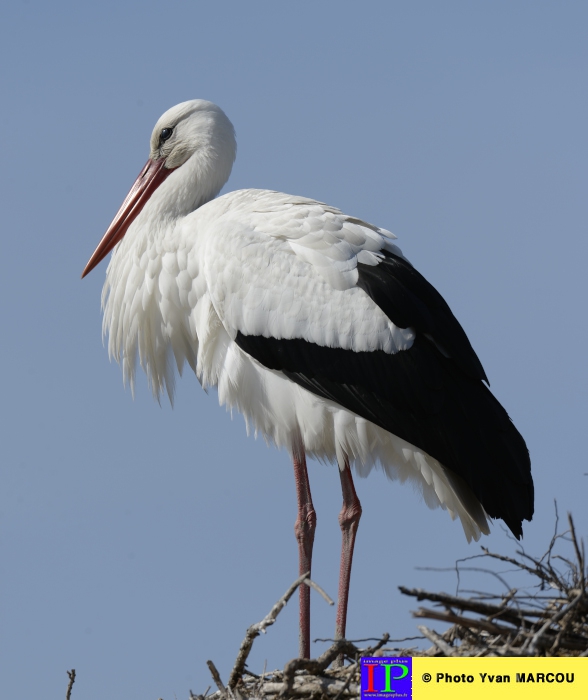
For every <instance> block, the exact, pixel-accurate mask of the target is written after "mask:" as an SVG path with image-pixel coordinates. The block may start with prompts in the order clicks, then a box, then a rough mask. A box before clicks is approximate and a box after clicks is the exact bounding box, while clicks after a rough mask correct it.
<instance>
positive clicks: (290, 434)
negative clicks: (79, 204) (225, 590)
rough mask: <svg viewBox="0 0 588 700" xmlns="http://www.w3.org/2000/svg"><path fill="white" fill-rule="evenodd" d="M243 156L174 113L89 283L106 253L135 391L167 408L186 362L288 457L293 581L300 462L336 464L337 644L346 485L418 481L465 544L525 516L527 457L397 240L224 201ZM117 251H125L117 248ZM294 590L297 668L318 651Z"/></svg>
mask: <svg viewBox="0 0 588 700" xmlns="http://www.w3.org/2000/svg"><path fill="white" fill-rule="evenodd" d="M235 155H236V142H235V132H234V129H233V126H232V124H231V122H230V121H229V119H228V118H227V117H226V115H225V114H224V112H223V111H222V110H221V109H220V108H219V107H217V106H216V105H214V104H212V103H211V102H206V101H204V100H192V101H190V102H184V103H182V104H179V105H176V106H175V107H172V108H171V109H170V110H168V111H167V112H166V113H165V114H164V115H163V116H162V117H161V118H160V119H159V121H158V122H157V124H156V125H155V128H154V130H153V133H152V135H151V151H150V155H149V160H148V161H147V164H146V165H145V167H144V168H143V170H142V171H141V173H140V175H139V177H138V178H137V180H136V182H135V184H134V185H133V186H132V188H131V190H130V192H129V194H128V195H127V197H126V199H125V200H124V202H123V205H122V206H121V208H120V210H119V211H118V213H117V215H116V216H115V217H114V220H113V222H112V223H111V225H110V227H109V228H108V230H107V232H106V234H105V235H104V237H103V238H102V240H101V242H100V244H99V245H98V247H97V248H96V250H95V252H94V254H93V255H92V257H91V258H90V260H89V262H88V264H87V266H86V268H85V270H84V272H83V275H82V276H85V275H87V274H88V272H90V270H92V269H93V268H94V267H95V266H96V265H97V264H98V263H99V262H100V261H101V260H102V259H103V258H104V257H105V256H106V254H107V253H108V252H109V251H110V250H112V249H113V248H114V253H113V256H112V259H111V261H110V264H109V265H108V269H107V272H106V283H105V285H104V290H103V293H102V306H103V309H104V321H103V329H104V332H105V333H107V334H108V351H109V354H110V356H111V357H114V358H116V360H117V361H118V362H119V363H120V364H121V365H122V371H123V375H124V379H125V381H128V382H129V383H130V385H131V387H132V386H133V383H134V378H135V369H136V365H137V358H138V360H139V363H140V365H141V367H142V368H143V369H144V371H145V372H146V374H147V376H148V378H149V382H150V385H151V387H152V390H153V393H154V395H155V396H156V397H159V396H160V394H161V392H162V391H163V390H164V389H165V390H166V391H167V393H168V395H169V397H170V399H172V397H173V391H174V373H175V368H176V367H177V369H178V371H179V372H180V373H181V371H182V368H183V367H184V364H185V363H186V362H187V363H188V364H189V365H190V367H191V368H192V369H193V370H194V372H195V373H196V376H197V377H198V379H199V381H200V383H201V384H202V385H203V386H204V387H207V386H216V387H218V396H219V401H220V402H221V404H226V405H227V406H230V407H235V408H237V409H238V410H239V411H240V412H241V413H242V414H243V416H244V417H245V421H246V423H247V427H248V429H252V430H254V431H255V433H256V434H257V433H261V434H262V435H263V436H264V437H265V439H266V440H267V441H269V442H273V443H274V444H275V445H276V446H277V447H285V448H286V449H287V450H288V451H289V452H290V454H291V456H292V461H293V464H294V475H295V481H296V492H297V497H298V518H297V520H296V524H295V533H296V538H297V540H298V548H299V567H300V569H299V570H300V573H301V574H303V573H305V572H307V571H310V569H311V559H312V546H313V540H314V532H315V524H316V515H315V511H314V507H313V504H312V499H311V493H310V485H309V481H308V473H307V469H306V455H310V456H312V457H316V458H318V459H323V460H328V461H335V460H336V462H337V464H338V465H339V476H340V479H341V486H342V491H343V508H342V510H341V513H340V514H339V523H340V525H341V530H342V533H343V544H342V551H341V569H340V579H339V592H338V609H337V619H336V636H337V637H343V636H344V635H345V621H346V614H347V599H348V592H349V578H350V573H351V561H352V556H353V547H354V543H355V535H356V532H357V526H358V523H359V519H360V516H361V505H360V502H359V499H358V498H357V495H356V493H355V488H354V485H353V480H352V476H351V468H352V467H353V468H354V469H355V470H356V472H357V473H359V474H360V475H362V476H364V475H367V474H368V473H369V471H370V470H371V469H372V467H373V466H374V465H376V464H379V465H381V467H382V468H383V470H384V471H385V472H386V474H387V475H388V476H389V477H390V478H391V479H399V480H400V481H406V480H411V481H412V482H415V483H416V484H417V485H418V486H419V487H420V489H421V491H422V494H423V497H424V500H425V502H426V503H427V505H429V506H431V507H432V506H441V507H442V508H444V509H446V510H447V511H448V512H449V514H450V515H451V517H452V518H455V517H456V516H458V517H459V519H460V520H461V524H462V526H463V529H464V532H465V535H466V537H467V539H468V541H470V540H471V539H472V538H473V539H475V540H477V539H478V538H479V537H480V534H481V533H486V534H487V533H488V532H489V528H488V519H487V518H488V517H491V518H502V520H504V522H505V523H506V524H507V525H508V527H509V528H510V529H511V531H512V532H513V534H514V535H515V537H517V538H519V537H520V536H521V535H522V528H521V524H522V521H523V520H530V519H531V517H532V515H533V481H532V478H531V466H530V460H529V453H528V451H527V447H526V445H525V442H524V440H523V438H522V437H521V435H520V434H519V432H518V431H517V430H516V428H515V427H514V425H513V423H512V422H511V420H510V418H509V417H508V415H507V413H506V411H505V410H504V409H503V408H502V406H501V405H500V404H499V403H498V401H497V400H496V399H495V398H494V396H493V395H492V394H491V393H490V391H489V390H488V388H487V386H486V384H484V382H486V383H487V379H486V375H485V373H484V370H483V369H482V365H481V364H480V361H479V360H478V357H477V356H476V354H475V352H474V350H473V349H472V347H471V345H470V343H469V341H468V338H467V336H466V334H465V333H464V331H463V329H462V327H461V326H460V325H459V323H458V321H457V320H456V319H455V317H454V316H453V314H452V312H451V310H450V309H449V307H448V306H447V304H446V303H445V301H444V300H443V298H442V297H441V296H440V294H439V293H438V292H437V291H436V290H435V289H434V288H433V287H432V286H431V285H430V284H429V283H428V282H427V281H426V280H425V279H424V278H423V277H422V275H420V274H419V273H418V272H417V271H416V270H415V268H414V267H413V266H412V265H411V263H409V262H408V260H407V259H406V258H405V257H404V256H403V254H402V253H401V251H400V249H399V248H398V247H397V246H396V245H395V243H394V242H393V239H394V236H393V235H392V234H391V233H389V232H388V231H386V230H384V229H381V228H379V227H378V226H374V225H372V224H369V223H366V222H365V221H361V220H360V219H357V218H355V217H353V216H347V215H346V214H343V213H342V212H341V211H339V210H338V209H336V208H334V207H331V206H328V205H326V204H323V203H321V202H317V201H314V200H312V199H306V198H305V197H295V196H292V195H288V194H282V193H280V192H272V191H267V190H239V191H237V192H231V193H230V194H226V195H224V196H222V197H219V198H218V199H215V197H216V195H217V194H218V193H219V191H220V190H221V188H222V186H223V185H224V184H225V182H226V181H227V180H228V178H229V174H230V172H231V168H232V165H233V161H234V159H235ZM115 246H116V248H115ZM309 594H310V590H309V588H308V587H307V586H302V587H301V590H300V654H301V656H302V657H308V656H309V652H310V597H309Z"/></svg>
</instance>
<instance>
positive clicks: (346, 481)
mask: <svg viewBox="0 0 588 700" xmlns="http://www.w3.org/2000/svg"><path fill="white" fill-rule="evenodd" d="M339 476H340V477H341V490H342V491H343V507H342V508H341V512H340V513H339V525H340V526H341V532H342V533H343V543H342V546H341V566H340V568H339V602H338V605H337V621H336V623H335V637H336V638H337V639H339V638H341V637H345V625H346V622H347V601H348V599H349V579H350V578H351V562H352V560H353V548H354V546H355V535H356V534H357V526H358V525H359V519H360V518H361V503H360V502H359V498H358V497H357V494H356V493H355V487H354V486H353V478H352V476H351V469H350V468H349V462H348V461H347V459H346V460H345V468H344V469H343V471H341V470H340V469H339Z"/></svg>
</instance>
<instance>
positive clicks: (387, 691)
mask: <svg viewBox="0 0 588 700" xmlns="http://www.w3.org/2000/svg"><path fill="white" fill-rule="evenodd" d="M368 698H369V699H370V700H371V699H372V698H403V699H406V700H412V659H411V658H410V657H406V656H395V657H386V656H366V657H364V658H362V659H361V700H368Z"/></svg>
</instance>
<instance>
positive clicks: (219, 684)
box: [206, 661, 228, 700]
mask: <svg viewBox="0 0 588 700" xmlns="http://www.w3.org/2000/svg"><path fill="white" fill-rule="evenodd" d="M206 665H207V666H208V668H209V669H210V674H211V676H212V680H213V681H214V682H215V683H216V687H217V688H218V689H219V691H220V694H221V695H222V697H223V698H225V700H228V696H227V689H226V688H225V685H224V683H223V682H222V680H221V677H220V674H219V672H218V671H217V668H216V666H215V665H214V664H213V663H212V661H207V662H206Z"/></svg>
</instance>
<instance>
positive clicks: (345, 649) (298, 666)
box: [280, 639, 385, 698]
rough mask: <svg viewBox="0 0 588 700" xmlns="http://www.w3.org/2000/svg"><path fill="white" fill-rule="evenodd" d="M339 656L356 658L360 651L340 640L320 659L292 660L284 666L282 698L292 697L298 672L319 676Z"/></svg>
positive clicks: (349, 643) (353, 645)
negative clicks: (344, 655) (295, 676)
mask: <svg viewBox="0 0 588 700" xmlns="http://www.w3.org/2000/svg"><path fill="white" fill-rule="evenodd" d="M384 644H385V642H384ZM339 654H346V655H347V656H353V657H354V656H356V655H357V654H359V649H358V648H357V647H356V646H355V644H352V643H351V642H348V641H347V640H346V639H338V640H337V641H336V642H335V643H334V644H333V645H332V646H331V647H329V648H328V649H327V650H326V651H325V652H324V653H323V654H321V655H320V656H319V657H318V659H292V661H288V663H287V664H286V665H285V666H284V682H285V686H284V689H283V690H282V692H281V693H280V697H282V698H285V697H290V694H291V691H292V685H293V684H294V674H295V673H296V671H300V670H304V671H306V672H307V673H311V674H315V675H318V674H319V673H322V672H323V671H324V670H325V669H326V668H327V666H328V665H329V664H331V663H332V662H333V661H334V660H335V659H336V658H337V657H338V656H339Z"/></svg>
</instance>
